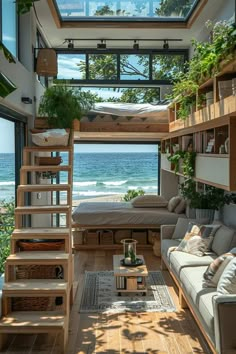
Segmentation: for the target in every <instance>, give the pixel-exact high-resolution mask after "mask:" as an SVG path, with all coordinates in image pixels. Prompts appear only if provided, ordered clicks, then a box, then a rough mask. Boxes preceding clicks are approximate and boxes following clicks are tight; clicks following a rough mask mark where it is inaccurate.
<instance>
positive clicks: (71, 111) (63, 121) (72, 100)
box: [38, 84, 94, 129]
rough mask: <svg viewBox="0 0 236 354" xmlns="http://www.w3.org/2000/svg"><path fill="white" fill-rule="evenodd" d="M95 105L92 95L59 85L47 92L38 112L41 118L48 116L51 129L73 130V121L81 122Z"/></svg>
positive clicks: (48, 89)
mask: <svg viewBox="0 0 236 354" xmlns="http://www.w3.org/2000/svg"><path fill="white" fill-rule="evenodd" d="M93 103H94V97H93V95H92V94H91V93H89V92H82V91H81V90H80V89H78V88H75V89H73V88H71V87H69V86H66V85H65V84H59V85H54V86H51V87H49V88H47V89H46V90H45V92H44V94H43V96H42V98H41V101H40V104H39V110H38V112H39V114H40V116H44V117H45V116H46V119H47V123H48V126H49V127H50V128H64V129H67V128H69V129H72V128H73V121H74V120H75V119H78V120H80V119H81V117H82V115H83V114H85V113H86V112H88V111H89V110H90V109H91V108H92V107H93Z"/></svg>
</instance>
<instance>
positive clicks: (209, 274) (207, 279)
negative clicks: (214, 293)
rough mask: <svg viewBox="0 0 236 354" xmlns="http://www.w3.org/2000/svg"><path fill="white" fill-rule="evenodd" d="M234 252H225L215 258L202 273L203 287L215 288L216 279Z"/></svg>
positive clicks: (217, 279)
mask: <svg viewBox="0 0 236 354" xmlns="http://www.w3.org/2000/svg"><path fill="white" fill-rule="evenodd" d="M234 256H236V254H235V255H234V254H233V253H231V252H230V253H225V254H222V255H221V256H219V257H218V258H216V259H215V260H214V261H213V262H212V263H211V264H209V266H208V267H207V269H206V271H205V272H204V274H203V287H213V288H216V287H217V284H218V281H219V279H220V277H221V275H222V273H223V271H224V269H225V267H226V266H227V264H228V263H229V262H230V261H231V259H233V258H234Z"/></svg>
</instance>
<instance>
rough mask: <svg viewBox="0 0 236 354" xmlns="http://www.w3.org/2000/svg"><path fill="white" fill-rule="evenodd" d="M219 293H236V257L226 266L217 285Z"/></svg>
mask: <svg viewBox="0 0 236 354" xmlns="http://www.w3.org/2000/svg"><path fill="white" fill-rule="evenodd" d="M217 291H218V292H219V293H220V294H236V257H234V258H233V259H231V261H230V262H229V263H228V265H227V266H226V268H225V270H224V272H223V274H222V275H221V277H220V280H219V283H218V285H217Z"/></svg>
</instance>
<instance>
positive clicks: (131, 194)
mask: <svg viewBox="0 0 236 354" xmlns="http://www.w3.org/2000/svg"><path fill="white" fill-rule="evenodd" d="M144 194H145V192H144V190H142V189H138V190H135V189H129V190H128V191H127V193H126V194H125V195H124V196H123V198H122V200H123V201H125V202H129V201H130V200H131V199H133V198H135V197H137V196H138V195H144Z"/></svg>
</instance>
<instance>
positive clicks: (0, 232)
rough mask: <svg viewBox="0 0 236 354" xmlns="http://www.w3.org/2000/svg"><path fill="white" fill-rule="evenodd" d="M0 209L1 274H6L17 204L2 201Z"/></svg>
mask: <svg viewBox="0 0 236 354" xmlns="http://www.w3.org/2000/svg"><path fill="white" fill-rule="evenodd" d="M0 209H2V210H3V211H2V212H1V213H0V273H4V270H5V261H6V258H7V257H8V256H9V254H10V237H11V234H12V232H13V230H14V223H15V219H14V210H15V202H14V201H13V200H12V201H10V202H6V201H4V200H3V201H1V202H0Z"/></svg>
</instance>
